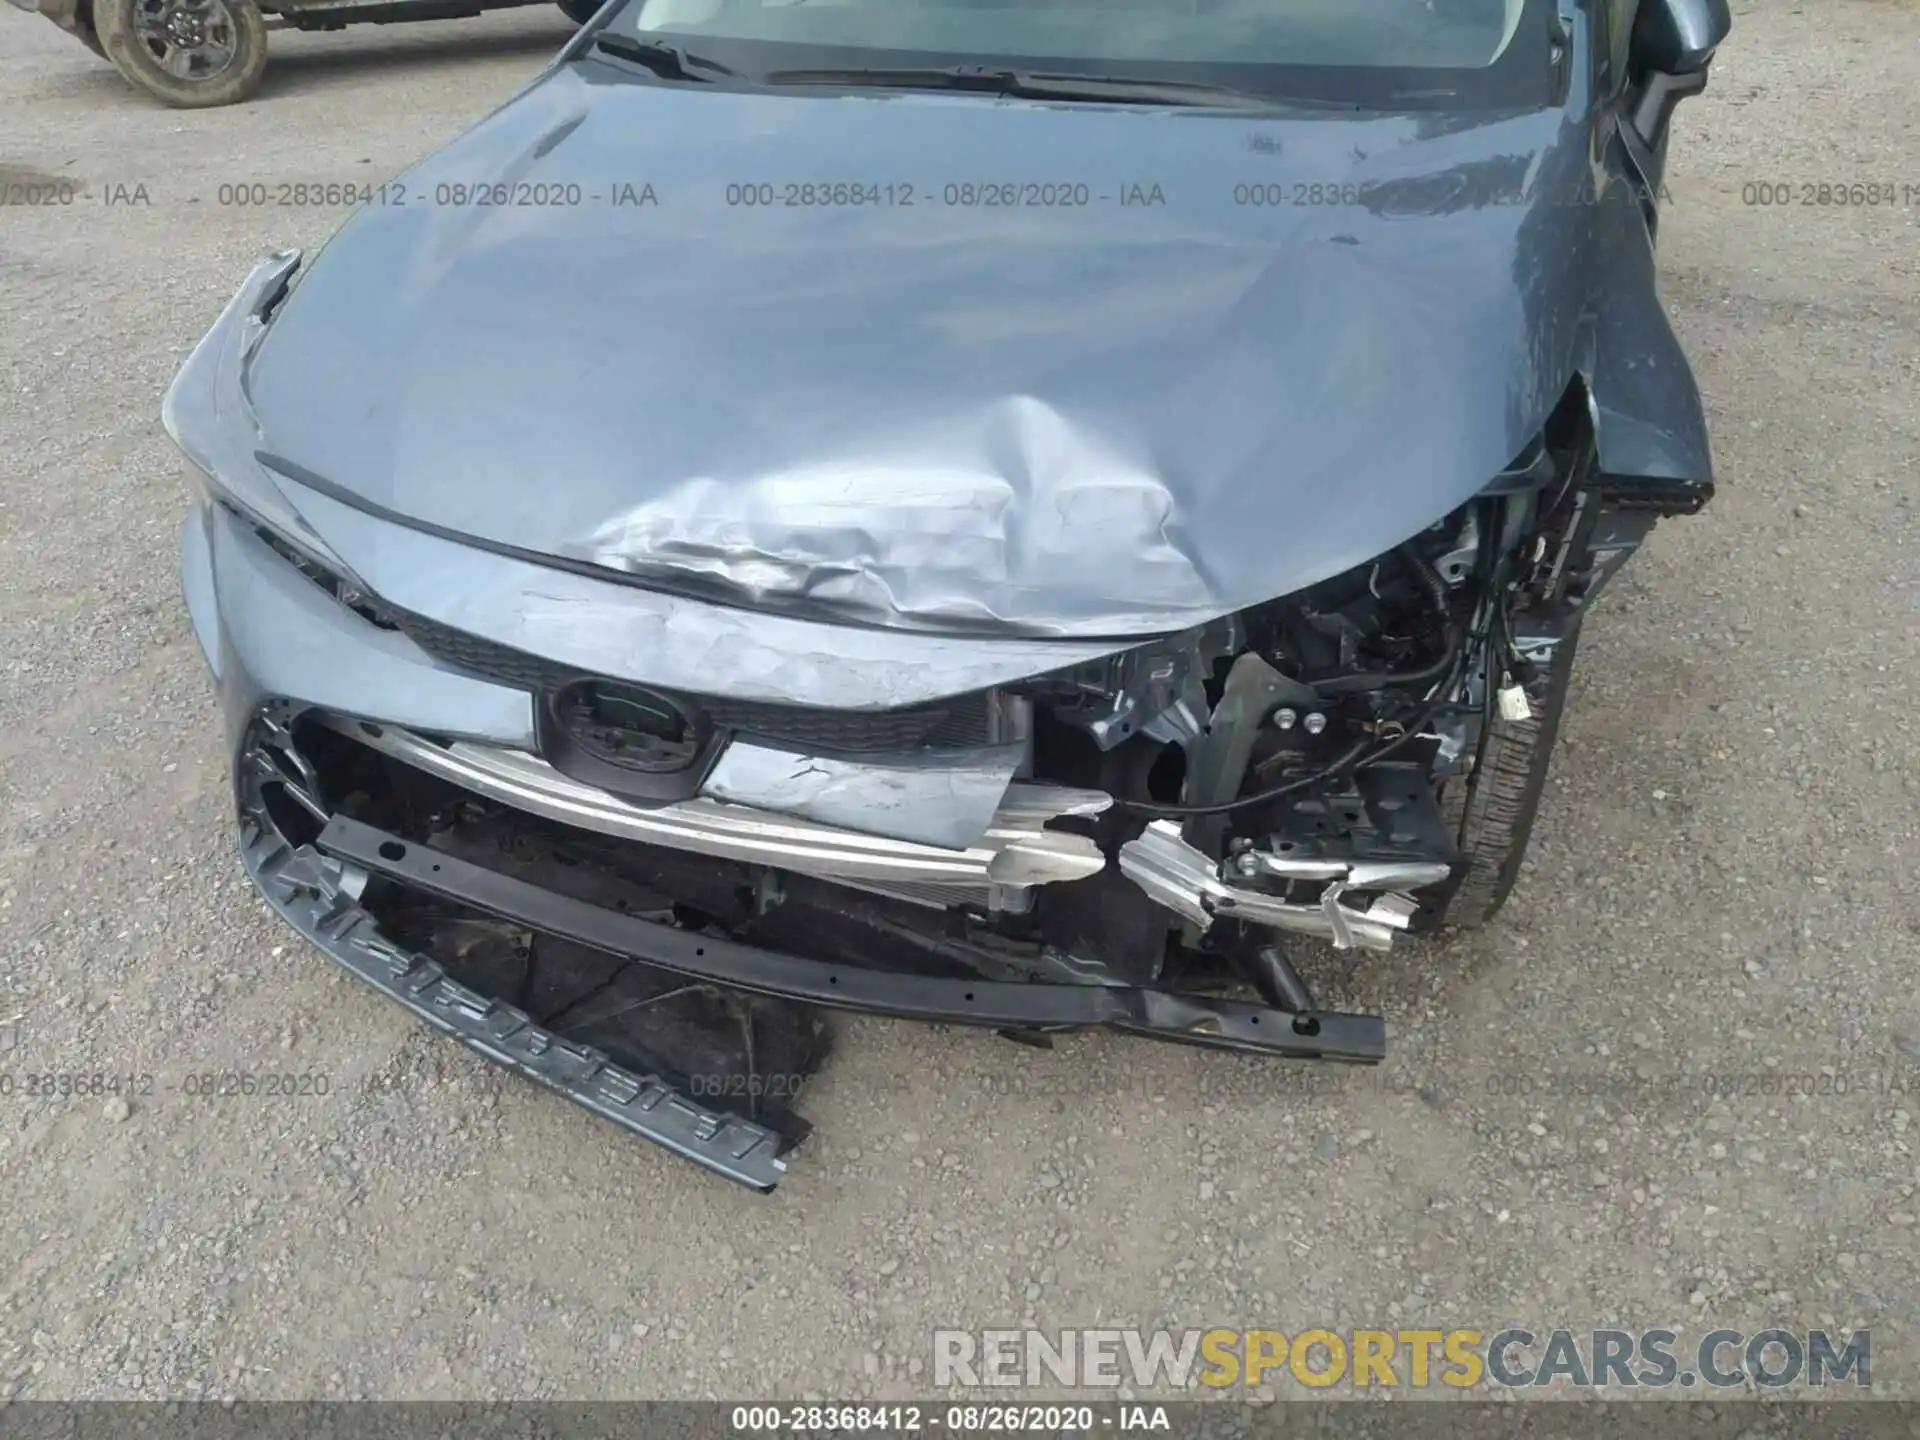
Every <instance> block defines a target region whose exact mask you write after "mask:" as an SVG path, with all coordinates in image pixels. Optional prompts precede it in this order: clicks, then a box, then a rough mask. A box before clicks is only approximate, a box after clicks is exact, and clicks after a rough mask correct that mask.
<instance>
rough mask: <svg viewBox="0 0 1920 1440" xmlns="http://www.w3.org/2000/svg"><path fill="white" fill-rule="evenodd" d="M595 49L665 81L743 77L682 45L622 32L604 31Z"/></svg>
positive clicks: (597, 39) (595, 42) (729, 67)
mask: <svg viewBox="0 0 1920 1440" xmlns="http://www.w3.org/2000/svg"><path fill="white" fill-rule="evenodd" d="M593 47H594V49H596V50H604V51H606V52H607V54H609V55H617V56H619V57H620V58H621V59H622V60H631V61H633V63H634V64H636V65H644V66H645V67H646V68H647V69H649V70H651V71H652V72H653V73H654V74H656V75H658V76H659V77H660V78H661V79H662V80H709V79H711V78H712V77H713V76H715V75H733V76H737V75H739V73H740V72H739V71H738V70H736V69H734V68H733V67H732V66H731V65H722V64H721V63H720V62H719V61H718V60H710V59H708V58H707V57H706V56H705V55H696V54H694V53H693V52H692V51H691V50H683V49H681V48H680V47H679V46H678V45H667V44H664V43H662V42H661V41H658V40H636V39H634V37H633V36H631V35H622V34H620V33H619V32H618V31H607V30H602V31H601V32H600V33H599V34H598V35H596V36H594V37H593ZM702 70H704V71H707V72H708V73H707V74H705V75H702V74H700V73H699V72H700V71H702Z"/></svg>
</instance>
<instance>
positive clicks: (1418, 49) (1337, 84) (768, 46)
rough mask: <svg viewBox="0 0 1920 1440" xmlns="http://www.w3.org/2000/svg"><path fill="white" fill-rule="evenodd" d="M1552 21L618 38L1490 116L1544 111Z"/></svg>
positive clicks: (660, 0)
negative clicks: (1521, 107) (1465, 109)
mask: <svg viewBox="0 0 1920 1440" xmlns="http://www.w3.org/2000/svg"><path fill="white" fill-rule="evenodd" d="M1551 20H1552V16H1551V14H1550V7H1549V5H1548V3H1547V0H634V3H632V4H630V5H628V7H627V8H626V11H625V12H624V13H623V14H622V15H621V16H620V18H619V19H618V20H617V21H616V22H615V28H616V29H620V30H624V31H626V32H627V33H629V34H634V35H637V36H641V37H644V38H646V39H649V40H657V41H661V42H664V43H670V44H674V45H677V46H682V47H684V48H685V49H687V50H689V51H695V52H698V53H700V54H702V55H706V56H712V57H714V58H717V59H721V60H724V61H725V62H726V63H727V64H729V65H731V66H734V67H736V68H739V69H741V70H742V71H744V72H746V73H766V72H768V71H778V70H787V69H794V68H803V69H832V70H856V69H871V70H886V71H889V72H894V78H896V79H897V78H898V72H900V71H902V70H904V69H941V68H948V67H962V66H986V67H991V68H996V69H1009V70H1018V71H1022V72H1041V73H1049V74H1078V75H1098V76H1103V77H1107V78H1124V79H1133V80H1141V81H1175V82H1184V83H1191V84H1212V85H1219V86H1223V87H1231V88H1233V89H1236V90H1241V91H1245V92H1249V93H1256V94H1268V95H1274V96H1276V97H1282V98H1284V97H1285V96H1287V95H1290V94H1299V95H1302V96H1311V97H1315V98H1321V99H1330V100H1339V101H1345V102H1348V103H1353V104H1366V103H1369V102H1370V101H1378V100H1386V99H1396V98H1408V97H1411V98H1414V99H1418V98H1420V97H1423V96H1424V97H1427V98H1431V99H1438V100H1444V101H1448V102H1451V103H1454V104H1465V105H1472V106H1480V105H1496V104H1502V105H1505V104H1527V103H1538V102H1539V101H1540V100H1542V99H1543V98H1544V95H1545V92H1546V89H1547V87H1548V84H1549V78H1550V71H1551V66H1550V63H1549V36H1550V31H1549V25H1550V23H1551ZM849 83H856V82H853V81H849Z"/></svg>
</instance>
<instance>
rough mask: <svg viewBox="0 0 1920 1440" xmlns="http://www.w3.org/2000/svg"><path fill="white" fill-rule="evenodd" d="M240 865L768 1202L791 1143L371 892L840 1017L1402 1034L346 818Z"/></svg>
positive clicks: (264, 816) (416, 998)
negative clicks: (844, 939) (667, 890)
mask: <svg viewBox="0 0 1920 1440" xmlns="http://www.w3.org/2000/svg"><path fill="white" fill-rule="evenodd" d="M240 852H241V856H242V859H243V860H244V862H245V864H246V868H247V871H248V873H249V874H250V875H251V876H252V877H253V879H254V881H255V883H256V884H257V885H258V886H259V887H260V890H261V893H262V894H263V895H264V896H265V898H266V899H267V901H268V903H269V904H271V905H272V907H273V908H274V910H275V911H277V912H278V913H279V914H280V915H281V916H282V917H283V918H284V919H285V920H287V921H288V923H290V924H291V925H293V926H294V928H295V929H297V930H298V931H299V932H300V933H301V934H302V935H304V936H305V937H306V938H307V939H308V940H310V941H312V942H313V944H314V945H316V946H318V947H319V949H320V950H321V951H322V952H323V953H325V954H326V955H328V956H329V957H330V958H332V959H333V960H335V961H337V962H338V963H339V964H341V965H342V966H344V967H345V968H346V969H347V970H348V971H350V972H351V973H352V974H353V975H355V976H356V977H357V978H359V979H360V980H363V981H365V982H366V983H367V984H369V985H371V986H372V987H373V988H374V989H376V990H378V991H380V992H381V993H382V994H384V995H386V996H387V997H388V998H389V999H392V1000H394V1001H397V1002H398V1003H399V1004H401V1005H403V1006H404V1007H406V1008H407V1009H408V1010H410V1011H411V1012H413V1014H415V1015H416V1016H418V1017H419V1018H421V1019H422V1020H425V1021H426V1022H427V1023H428V1024H430V1025H432V1026H434V1027H435V1028H436V1029H439V1030H441V1031H444V1032H445V1033H447V1034H449V1035H452V1036H453V1037H455V1038H456V1039H458V1040H460V1041H462V1042H464V1043H465V1044H467V1045H468V1046H470V1047H471V1048H472V1049H474V1050H476V1051H478V1052H479V1053H480V1054H482V1055H484V1056H485V1057H486V1058H488V1059H489V1060H492V1061H495V1062H496V1063H498V1064H502V1065H506V1066H509V1067H510V1068H512V1069H514V1070H516V1071H518V1072H519V1073H521V1074H523V1075H525V1076H527V1077H528V1078H530V1079H533V1080H535V1081H538V1082H539V1083H540V1084H542V1085H546V1086H548V1087H550V1088H552V1089H554V1090H557V1091H559V1092H560V1093H561V1094H563V1095H565V1096H566V1097H567V1098H568V1099H570V1100H572V1101H574V1102H575V1103H577V1104H579V1105H582V1106H584V1107H585V1108H587V1109H588V1110H591V1111H592V1112H593V1113H594V1114H596V1115H599V1116H601V1117H603V1118H604V1119H607V1120H610V1121H612V1122H613V1123H614V1124H616V1125H618V1126H620V1127H621V1128H622V1129H624V1130H627V1131H629V1132H630V1133H632V1134H635V1135H638V1136H640V1137H642V1138H644V1139H647V1140H652V1141H654V1142H655V1143H657V1144H659V1145H662V1146H665V1147H666V1148H667V1149H668V1150H671V1151H673V1152H674V1153H675V1154H677V1155H681V1156H683V1157H685V1158H687V1159H689V1160H692V1161H695V1162H696V1163H698V1164H700V1165H703V1166H705V1167H706V1168H708V1169H710V1170H713V1171H716V1172H717V1173H719V1174H721V1175H724V1176H726V1177H727V1178H728V1179H730V1180H736V1181H738V1182H740V1183H741V1184H744V1185H749V1186H752V1187H753V1188H755V1189H758V1190H763V1191H764V1190H770V1189H772V1188H773V1187H774V1185H775V1184H776V1183H777V1182H778V1181H779V1180H780V1178H781V1176H782V1175H783V1174H784V1173H785V1171H786V1162H785V1160H784V1159H783V1158H782V1151H783V1150H784V1149H785V1148H786V1139H785V1137H784V1136H783V1135H782V1133H781V1132H780V1131H779V1130H778V1129H776V1128H774V1127H772V1126H768V1125H762V1124H758V1123H756V1122H754V1121H752V1120H749V1119H745V1118H742V1117H741V1116H739V1115H737V1114H733V1113H730V1112H728V1111H727V1110H724V1109H719V1108H714V1107H712V1106H709V1105H706V1104H704V1103H702V1102H701V1101H700V1100H699V1099H696V1098H694V1097H693V1096H690V1095H688V1094H687V1093H685V1092H684V1091H683V1090H681V1089H678V1088H676V1086H675V1085H674V1084H672V1083H670V1082H669V1081H667V1080H665V1079H663V1078H661V1077H660V1076H658V1075H653V1074H638V1073H635V1072H634V1071H632V1070H630V1069H627V1068H625V1067H623V1066H620V1065H617V1064H615V1063H613V1062H612V1061H611V1060H609V1059H608V1057H607V1056H605V1055H604V1054H602V1053H601V1052H599V1051H598V1050H596V1049H594V1048H593V1047H592V1046H589V1045H581V1044H577V1043H574V1042H571V1041H569V1040H568V1039H566V1038H565V1037H563V1036H561V1035H558V1034H555V1033H554V1032H552V1031H550V1030H547V1029H544V1028H542V1027H541V1026H539V1025H537V1024H535V1023H534V1022H533V1020H532V1019H531V1018H530V1017H529V1016H528V1015H527V1013H526V1012H525V1011H523V1010H520V1009H517V1008H515V1007H514V1006H512V1005H509V1004H506V1003H504V1002H503V1001H501V1000H498V999H494V998H490V997H488V996H486V995H484V994H481V993H480V992H479V991H477V990H474V989H472V988H470V987H468V986H465V985H462V984H461V983H459V982H458V981H457V980H455V979H454V978H452V977H451V976H450V975H449V974H448V973H447V971H446V970H445V968H443V967H442V966H441V965H439V964H438V963H436V962H435V961H433V960H431V959H429V958H427V957H425V956H422V955H419V954H417V953H412V952H410V951H408V950H407V949H406V948H404V947H403V946H401V945H399V944H396V943H395V942H394V941H393V940H392V939H390V938H389V937H387V936H386V935H384V934H383V933H382V932H381V929H380V926H379V924H378V922H377V921H376V920H375V919H374V917H373V916H372V915H370V914H369V913H368V912H367V911H366V910H365V909H363V908H362V907H361V905H360V904H359V896H360V894H361V892H362V891H363V890H364V888H365V886H366V884H367V882H368V880H369V878H370V877H373V876H380V877H384V878H385V879H387V880H390V881H392V882H395V883H397V884H399V885H402V886H405V887H407V888H409V889H412V890H417V891H419V892H422V893H425V894H431V895H436V896H441V897H444V898H446V899H450V900H454V901H457V902H459V903H461V904H463V905H466V906H470V907H472V908H473V909H475V910H478V911H482V912H485V913H487V914H490V915H494V916H498V917H500V918H502V919H506V920H511V921H514V922H517V923H519V924H522V925H525V926H527V927H529V928H531V929H534V930H536V931H539V932H542V933H545V934H550V935H555V936H559V937H562V938H565V939H567V940H570V941H573V942H576V943H578V944H580V945H584V946H587V947H590V948H592V949H595V950H600V951H603V952H605V953H607V954H610V955H618V956H623V957H629V958H632V959H636V960H640V961H643V962H645V963H647V964H650V965H654V966H658V967H660V968H663V969H666V970H671V971H673V972H676V973H677V974H680V975H684V976H688V977H692V978H695V979H698V980H703V981H707V982H711V983H713V984H715V985H721V986H725V987H728V988H730V989H736V990H745V991H751V992H754V993H757V994H764V995H773V996H780V997H784V998H789V999H795V1000H801V1001H804V1002H806V1003H809V1004H813V1005H820V1006H825V1007H829V1008H833V1009H840V1010H853V1011H863V1012H866V1013H870V1014H876V1015H888V1016H895V1017H899V1018H903V1019H912V1020H931V1021H949V1022H953V1023H957V1024H964V1025H973V1026H983V1027H988V1028H993V1029H1003V1030H1014V1031H1055V1030H1067V1029H1082V1028H1087V1027H1093V1026H1102V1027H1105V1028H1108V1029H1113V1030H1120V1031H1125V1032H1128V1033H1131V1034H1135V1035H1142V1036H1147V1037H1149V1038H1153V1039H1161V1040H1172V1041H1179V1042H1184V1043H1187V1044H1193V1045H1202V1046H1208V1047H1211V1048H1215V1049H1224V1050H1240V1051H1248V1052H1252V1053H1256V1054H1263V1055H1272V1056H1281V1057H1290V1058H1297V1059H1318V1060H1339V1061H1348V1062H1354V1063H1363V1064H1364V1063H1377V1062H1378V1061H1379V1060H1380V1059H1381V1058H1382V1056H1383V1055H1384V1053H1385V1046H1386V1036H1385V1025H1384V1022H1382V1021H1381V1020H1380V1019H1379V1018H1378V1017H1376V1016H1367V1015H1341V1014H1328V1013H1317V1014H1297V1013H1287V1012H1284V1011H1279V1010H1273V1009H1268V1008H1266V1007H1263V1006H1258V1005H1250V1004H1244V1003H1241V1002H1238V1001H1233V1000H1225V999H1217V998H1202V997H1195V996H1186V995H1178V994H1173V993H1169V992H1167V991H1163V990H1154V989H1145V988H1138V989H1133V988H1121V987H1114V986H1102V985H1042V984H1025V983H1007V982H994V981H984V980H963V979H935V978H927V977H920V976H913V975H901V974H893V973H889V972H885V971H876V970H867V969H862V968H860V967H858V966H851V965H848V966H839V965H829V964H825V963H822V962H819V961H813V960H806V959H801V958H797V957H794V956H790V955H781V954H776V953H774V952H772V951H768V950H763V949H759V948H757V947H754V946H750V945H742V944H736V943H733V942H731V941H727V940H724V939H716V938H713V937H709V936H702V935H699V934H695V933H691V932H689V931H686V930H681V929H676V928H674V927H672V926H668V925H661V924H656V923H653V922H650V921H646V920H640V919H636V918H634V917H633V916H630V915H625V914H622V913H620V912H619V911H616V910H610V909H606V908H603V907H601V906H597V905H592V904H587V903H584V902H582V901H579V900H576V899H573V898H571V897H569V896H566V895H561V894H556V893H554V892H553V891H550V890H544V889H542V888H540V887H539V886H536V885H531V884H528V883H527V882H525V881H523V880H519V879H516V878H514V877H512V876H509V875H504V874H500V873H497V872H495V871H492V870H489V869H486V868H483V867H481V866H478V865H474V864H470V863H468V862H466V861H463V860H459V859H457V858H455V857H453V856H451V855H447V854H443V853H441V852H438V851H435V850H433V849H432V848H431V847H428V846H423V845H413V844H409V843H407V842H406V841H404V840H401V839H400V838H398V837H397V836H394V835H391V834H388V833H386V832H384V831H380V830H377V829H375V828H373V827H371V826H368V825H364V824H360V823H358V822H356V821H353V820H350V819H346V818H343V817H339V816H335V817H333V818H331V819H330V820H328V822H327V823H326V825H325V827H324V828H323V829H322V830H321V831H320V834H319V836H318V838H317V840H315V841H314V842H313V843H312V844H307V845H300V846H295V845H293V844H291V843H289V841H288V840H287V838H286V837H285V836H284V835H282V834H281V833H280V831H279V829H278V828H277V826H276V825H275V823H274V821H273V818H272V817H271V815H270V814H268V812H267V811H266V809H265V808H264V807H261V806H259V805H258V804H257V803H255V804H243V813H242V818H241V831H240Z"/></svg>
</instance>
